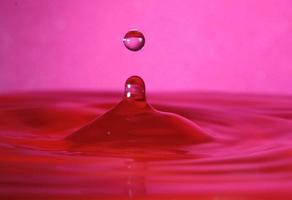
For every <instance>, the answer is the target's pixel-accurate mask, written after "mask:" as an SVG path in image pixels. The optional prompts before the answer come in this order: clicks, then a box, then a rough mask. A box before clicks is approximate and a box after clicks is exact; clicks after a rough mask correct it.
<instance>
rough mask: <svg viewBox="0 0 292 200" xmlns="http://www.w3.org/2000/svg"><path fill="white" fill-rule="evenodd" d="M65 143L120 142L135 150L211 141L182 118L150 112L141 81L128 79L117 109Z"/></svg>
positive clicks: (82, 129) (170, 114) (154, 110)
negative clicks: (141, 147)
mask: <svg viewBox="0 0 292 200" xmlns="http://www.w3.org/2000/svg"><path fill="white" fill-rule="evenodd" d="M66 140H68V141H72V142H74V143H77V144H94V143H104V142H119V143H120V142H122V143H126V144H131V145H135V146H136V145H147V144H148V145H158V146H164V145H187V144H196V143H202V142H208V141H210V140H211V137H210V136H209V135H208V134H206V133H205V132H204V131H203V130H202V129H201V128H200V127H198V126H197V125H196V124H194V123H193V122H192V121H190V120H188V119H186V118H184V117H182V116H179V115H177V114H173V113H167V112H161V111H158V110H156V109H154V108H153V107H152V106H151V105H149V104H148V103H147V101H146V95H145V84H144V81H143V80H142V78H140V77H139V76H131V77H130V78H128V79H127V81H126V83H125V92H124V98H123V100H122V101H121V102H120V103H119V104H118V105H116V106H115V107H114V108H112V109H111V110H109V111H108V112H106V113H104V114H103V115H101V116H100V117H98V118H97V119H95V120H94V121H93V122H91V123H89V124H88V125H86V126H84V127H82V128H80V129H79V130H78V131H76V132H74V133H73V134H71V135H70V136H68V137H67V138H66Z"/></svg>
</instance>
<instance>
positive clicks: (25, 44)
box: [0, 0, 292, 94]
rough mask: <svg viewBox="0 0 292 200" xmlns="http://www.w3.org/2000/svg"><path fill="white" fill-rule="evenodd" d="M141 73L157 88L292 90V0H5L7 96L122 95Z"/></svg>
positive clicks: (2, 59) (0, 28)
mask: <svg viewBox="0 0 292 200" xmlns="http://www.w3.org/2000/svg"><path fill="white" fill-rule="evenodd" d="M130 28H138V29H139V30H141V31H142V32H143V33H144V34H145V37H146V45H145V48H144V49H143V50H142V51H140V52H137V53H135V52H130V51H128V50H127V49H126V48H125V47H124V46H123V44H122V37H123V35H124V34H125V33H126V31H127V30H128V29H130ZM132 74H138V75H140V76H142V77H143V78H144V79H145V81H146V83H147V86H148V90H151V91H157V90H200V91H202V90H203V91H209V90H212V91H229V92H255V93H257V92H260V93H283V94H292V78H291V77H292V1H291V0H248V1H246V0H237V1H236V0H221V1H215V0H212V1H206V0H144V1H142V0H140V1H139V0H103V1H101V0H91V1H90V0H0V92H7V91H8V92H9V91H15V90H47V89H77V90H79V89H90V90H92V89H93V90H107V89H108V90H120V89H121V87H122V84H123V82H124V80H125V79H126V78H127V77H128V76H129V75H132Z"/></svg>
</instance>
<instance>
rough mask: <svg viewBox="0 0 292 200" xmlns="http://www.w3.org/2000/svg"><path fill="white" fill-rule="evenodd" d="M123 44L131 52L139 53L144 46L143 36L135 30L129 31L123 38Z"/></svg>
mask: <svg viewBox="0 0 292 200" xmlns="http://www.w3.org/2000/svg"><path fill="white" fill-rule="evenodd" d="M123 43H124V45H125V47H127V49H129V50H131V51H139V50H140V49H142V48H143V47H144V45H145V37H144V35H143V34H142V33H141V32H140V31H137V30H130V31H128V32H127V33H126V35H125V36H124V38H123Z"/></svg>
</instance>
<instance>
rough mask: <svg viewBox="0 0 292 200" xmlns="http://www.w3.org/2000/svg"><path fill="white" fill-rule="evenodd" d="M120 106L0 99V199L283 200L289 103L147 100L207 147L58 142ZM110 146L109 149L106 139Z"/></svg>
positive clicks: (103, 99)
mask: <svg viewBox="0 0 292 200" xmlns="http://www.w3.org/2000/svg"><path fill="white" fill-rule="evenodd" d="M119 100H120V94H116V93H93V92H92V93H90V92H88V93H82V92H72V93H68V92H67V93H66V92H55V93H53V92H51V93H29V94H17V95H2V96H1V97H0V119H1V120H0V155H1V156H0V199H129V198H133V199H208V200H211V199H212V200H214V199H290V198H291V197H292V190H291V188H292V140H291V139H292V138H291V136H292V133H291V130H292V103H291V102H292V101H291V100H292V98H291V97H286V96H260V95H228V94H194V93H188V94H187V93H185V94H184V93H181V94H178V93H176V94H164V95H163V94H160V95H153V96H151V97H150V98H149V102H151V104H152V105H153V107H155V108H156V109H159V110H162V111H167V112H173V113H177V114H179V115H181V116H183V117H186V118H188V119H190V120H191V121H193V122H194V123H196V124H197V125H198V126H199V127H201V128H202V129H203V130H205V131H206V132H207V133H208V134H209V135H211V137H212V138H213V141H211V142H206V143H204V142H203V143H200V144H194V145H185V146H184V145H170V146H163V145H161V146H159V145H157V144H155V145H153V146H149V144H147V146H146V147H144V146H135V145H134V146H132V144H131V143H130V144H128V145H127V144H126V143H122V144H123V145H121V146H120V145H118V144H117V143H114V144H112V143H111V142H104V143H101V144H99V145H88V146H87V145H85V146H78V145H77V147H76V146H71V145H68V142H67V141H64V140H63V138H65V137H67V136H69V135H70V134H71V133H72V132H75V131H76V130H78V129H79V128H80V127H82V126H84V125H85V124H87V123H89V122H91V121H92V120H94V119H96V116H100V115H101V114H103V113H105V112H106V111H107V110H108V109H110V108H112V107H113V106H114V105H115V104H116V102H118V101H119ZM115 142H116V141H115Z"/></svg>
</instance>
